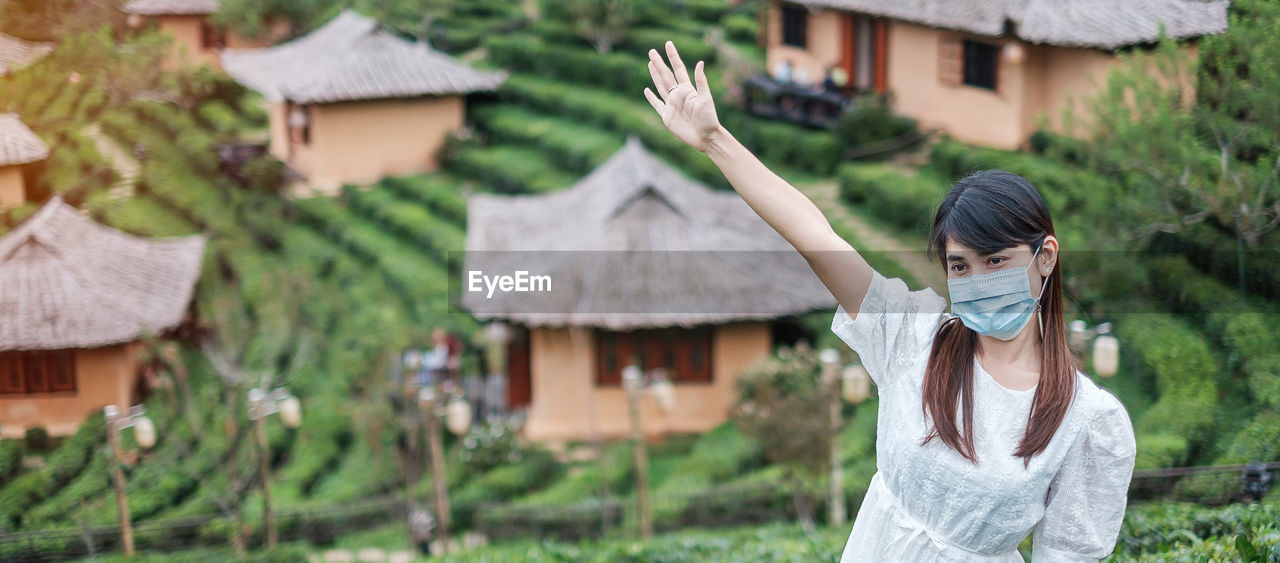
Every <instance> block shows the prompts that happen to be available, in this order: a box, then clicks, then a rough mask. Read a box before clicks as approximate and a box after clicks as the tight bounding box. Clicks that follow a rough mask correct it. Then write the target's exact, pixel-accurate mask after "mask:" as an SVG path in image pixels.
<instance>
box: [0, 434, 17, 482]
mask: <svg viewBox="0 0 1280 563" xmlns="http://www.w3.org/2000/svg"><path fill="white" fill-rule="evenodd" d="M21 468H22V442H20V441H18V440H0V487H3V486H4V484H5V483H7V482H8V481H9V478H10V477H13V476H14V474H16V473H17V472H18V470H19V469H21Z"/></svg>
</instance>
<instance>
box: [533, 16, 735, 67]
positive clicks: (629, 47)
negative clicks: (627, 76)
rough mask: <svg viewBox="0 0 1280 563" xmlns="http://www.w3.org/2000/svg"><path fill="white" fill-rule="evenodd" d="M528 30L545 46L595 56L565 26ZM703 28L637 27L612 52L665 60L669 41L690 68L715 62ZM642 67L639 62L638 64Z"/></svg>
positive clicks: (541, 23) (543, 23) (546, 24)
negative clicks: (655, 54)
mask: <svg viewBox="0 0 1280 563" xmlns="http://www.w3.org/2000/svg"><path fill="white" fill-rule="evenodd" d="M529 30H530V31H531V32H533V33H535V34H536V35H537V36H538V38H539V39H541V40H543V41H545V42H546V44H549V45H556V46H562V47H572V48H576V49H580V50H588V51H590V52H592V53H596V51H595V50H594V49H595V45H594V44H592V43H591V42H589V41H587V40H586V39H585V38H583V37H582V36H581V35H578V33H577V32H576V31H574V29H573V27H571V26H570V25H568V24H566V23H565V22H560V21H554V20H548V19H542V20H538V21H536V22H534V23H533V24H531V25H530V28H529ZM704 32H705V28H702V29H699V30H698V31H697V32H694V33H690V32H688V31H681V30H675V29H669V28H659V27H641V28H635V29H632V30H630V31H628V32H627V33H626V34H625V36H623V37H622V39H620V40H619V41H617V42H616V43H615V44H614V45H613V50H612V52H614V53H626V54H631V55H641V56H643V57H645V58H646V59H647V58H648V52H649V49H657V50H658V52H659V53H662V54H663V58H664V59H665V58H666V50H665V49H664V47H663V46H664V45H665V44H666V42H667V41H673V42H675V44H676V48H678V49H680V58H681V60H684V61H685V62H686V63H688V64H690V65H692V64H693V63H695V62H697V61H706V64H707V65H713V64H715V62H716V60H717V56H716V51H715V48H714V47H712V46H711V44H710V43H708V42H707V41H706V40H705V39H704V38H703V35H704ZM641 64H642V66H643V62H642V63H641Z"/></svg>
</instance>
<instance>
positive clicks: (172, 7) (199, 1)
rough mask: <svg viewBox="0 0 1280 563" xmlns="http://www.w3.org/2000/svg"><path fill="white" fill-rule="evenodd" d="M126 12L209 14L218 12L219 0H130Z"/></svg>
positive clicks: (171, 14)
mask: <svg viewBox="0 0 1280 563" xmlns="http://www.w3.org/2000/svg"><path fill="white" fill-rule="evenodd" d="M124 13H126V14H138V15H140V16H181V15H186V16H207V15H209V14H216V13H218V0H129V1H128V2H125V4H124Z"/></svg>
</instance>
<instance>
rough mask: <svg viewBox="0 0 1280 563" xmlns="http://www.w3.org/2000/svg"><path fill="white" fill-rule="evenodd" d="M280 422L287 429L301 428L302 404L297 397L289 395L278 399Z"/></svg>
mask: <svg viewBox="0 0 1280 563" xmlns="http://www.w3.org/2000/svg"><path fill="white" fill-rule="evenodd" d="M280 421H281V422H283V423H284V425H285V426H287V427H289V428H297V427H299V426H302V403H300V402H298V398H297V397H294V396H293V395H289V396H287V397H285V398H283V399H280Z"/></svg>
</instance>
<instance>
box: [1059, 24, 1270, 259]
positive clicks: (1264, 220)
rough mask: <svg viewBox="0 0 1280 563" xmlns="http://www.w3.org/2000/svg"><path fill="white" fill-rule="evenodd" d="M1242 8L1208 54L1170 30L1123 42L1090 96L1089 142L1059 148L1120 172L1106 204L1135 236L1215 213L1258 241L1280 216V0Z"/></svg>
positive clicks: (1222, 226) (1222, 224)
mask: <svg viewBox="0 0 1280 563" xmlns="http://www.w3.org/2000/svg"><path fill="white" fill-rule="evenodd" d="M1231 10H1232V12H1231V17H1230V27H1229V29H1228V31H1227V32H1226V33H1223V34H1220V35H1211V36H1207V37H1205V38H1203V39H1202V40H1201V42H1200V44H1199V57H1197V56H1196V55H1195V54H1194V53H1192V52H1191V51H1190V49H1188V48H1185V47H1186V45H1185V44H1179V43H1177V42H1175V41H1173V40H1171V39H1168V38H1165V39H1163V40H1161V41H1160V42H1159V43H1158V44H1157V45H1156V46H1155V47H1154V48H1153V49H1151V50H1143V49H1134V50H1131V51H1129V52H1127V53H1122V54H1120V55H1119V57H1120V59H1121V60H1122V62H1123V65H1122V67H1121V68H1120V69H1117V71H1115V72H1113V73H1112V74H1111V76H1110V77H1109V80H1108V83H1107V87H1106V88H1105V89H1104V90H1103V91H1102V92H1101V93H1100V94H1099V95H1098V96H1097V97H1096V98H1094V99H1092V100H1091V101H1090V103H1089V104H1088V105H1089V109H1090V110H1091V115H1089V116H1088V117H1087V123H1085V124H1084V130H1085V131H1086V132H1087V135H1088V137H1089V140H1088V142H1066V143H1059V144H1057V145H1055V146H1054V147H1051V148H1050V152H1051V154H1055V155H1056V156H1059V157H1065V158H1068V159H1075V160H1078V161H1080V162H1081V163H1082V164H1084V165H1086V166H1088V167H1090V168H1094V169H1095V170H1098V171H1100V172H1103V173H1104V174H1106V175H1108V176H1110V177H1112V178H1115V179H1116V180H1117V181H1116V182H1115V183H1114V186H1113V188H1112V189H1111V190H1110V191H1109V192H1108V193H1105V194H1097V195H1098V196H1099V197H1102V198H1105V200H1106V201H1105V202H1104V203H1105V204H1104V205H1101V206H1099V209H1106V210H1108V211H1107V212H1108V213H1110V214H1112V216H1111V217H1107V218H1106V219H1109V220H1111V221H1109V222H1110V223H1112V224H1114V225H1117V226H1118V227H1120V228H1121V231H1122V232H1121V233H1118V234H1121V235H1127V238H1128V239H1129V240H1131V241H1133V242H1136V243H1139V244H1140V243H1141V242H1142V240H1144V239H1145V238H1147V237H1148V236H1150V235H1152V234H1154V233H1157V232H1162V231H1163V232H1178V231H1179V230H1181V229H1183V228H1185V227H1186V226H1188V225H1191V224H1194V223H1199V222H1203V221H1208V222H1210V224H1212V225H1213V226H1214V227H1216V228H1218V229H1219V230H1220V231H1221V232H1223V233H1224V234H1225V235H1227V236H1230V237H1232V238H1235V239H1237V240H1238V242H1239V243H1240V245H1241V246H1242V247H1244V246H1247V247H1250V248H1255V247H1258V246H1261V245H1263V244H1264V242H1265V238H1266V236H1267V235H1268V234H1269V233H1271V232H1272V231H1274V230H1275V229H1276V228H1277V226H1280V158H1278V157H1280V67H1277V66H1276V64H1275V61H1276V60H1278V59H1280V3H1276V2H1268V1H1264V0H1244V1H1242V2H1237V3H1234V4H1233V5H1232V7H1231ZM1066 121H1067V127H1068V129H1069V130H1070V129H1071V128H1073V127H1074V125H1075V124H1077V123H1080V121H1079V120H1078V116H1074V115H1071V113H1070V112H1068V115H1067V119H1066Z"/></svg>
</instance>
